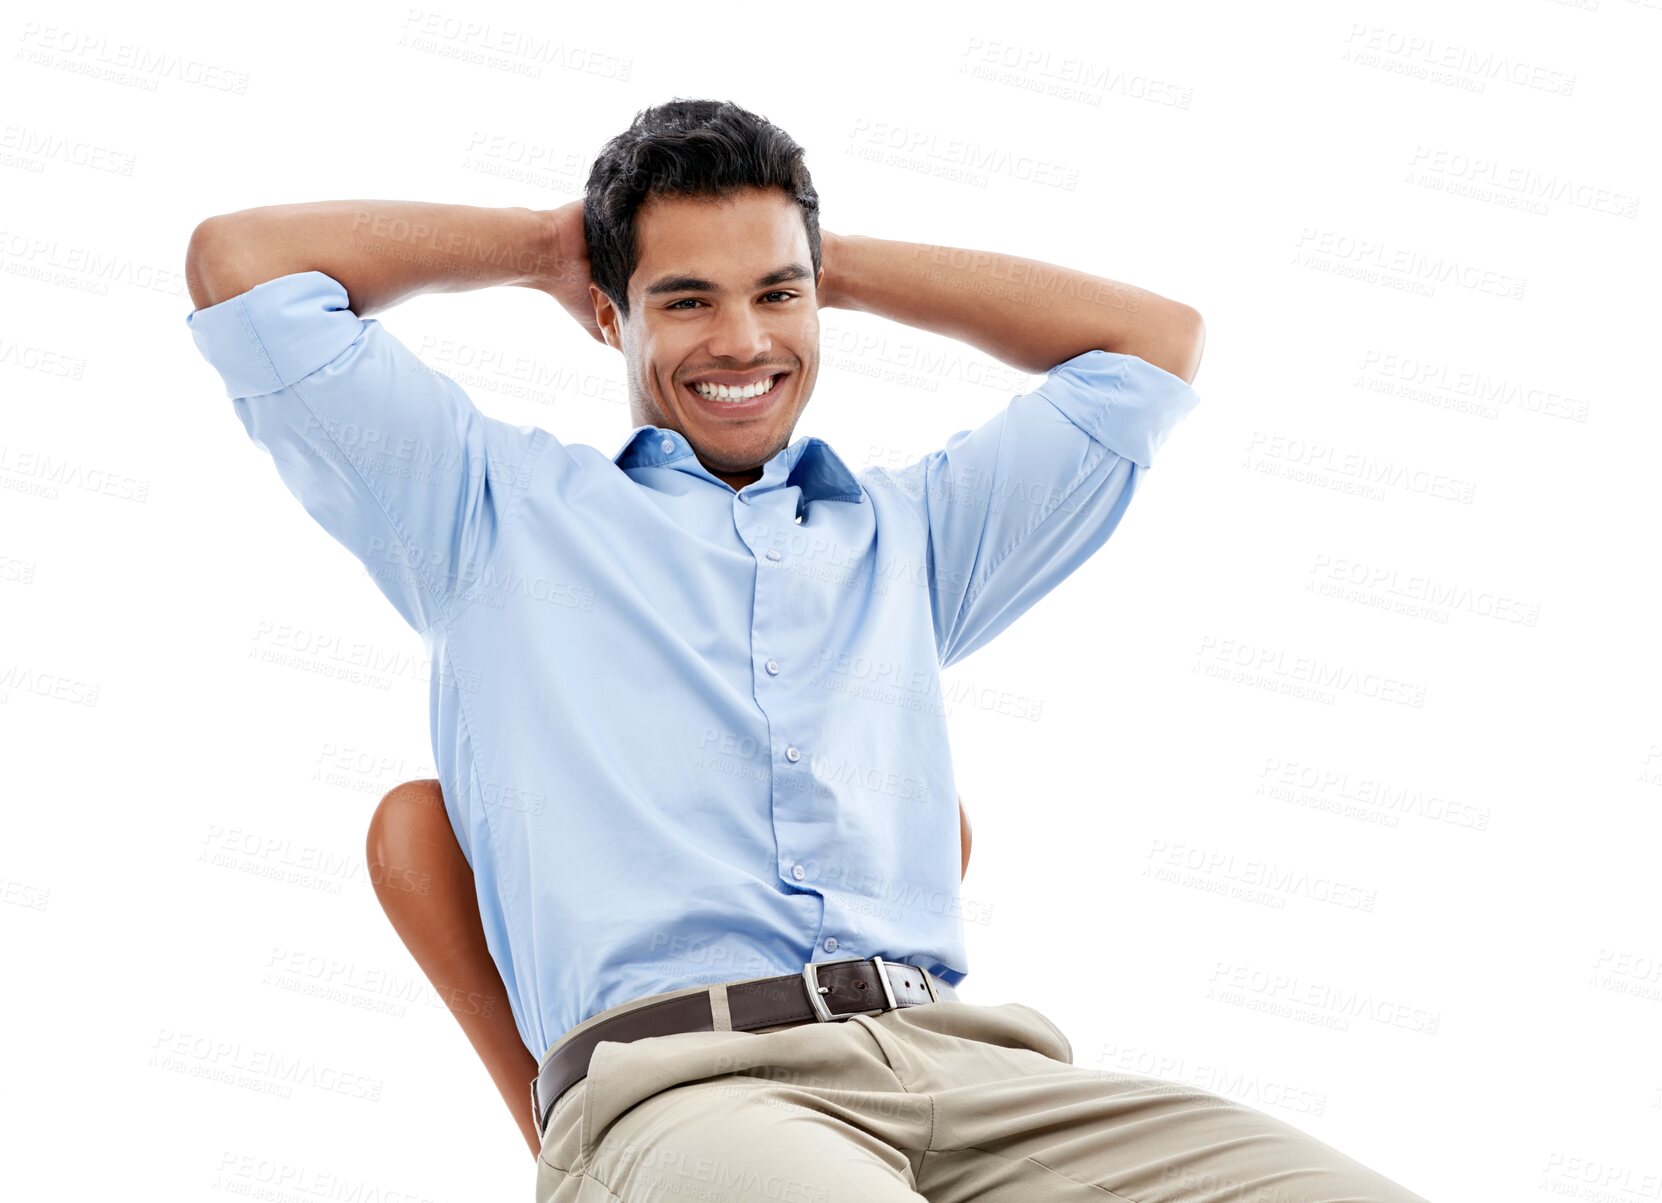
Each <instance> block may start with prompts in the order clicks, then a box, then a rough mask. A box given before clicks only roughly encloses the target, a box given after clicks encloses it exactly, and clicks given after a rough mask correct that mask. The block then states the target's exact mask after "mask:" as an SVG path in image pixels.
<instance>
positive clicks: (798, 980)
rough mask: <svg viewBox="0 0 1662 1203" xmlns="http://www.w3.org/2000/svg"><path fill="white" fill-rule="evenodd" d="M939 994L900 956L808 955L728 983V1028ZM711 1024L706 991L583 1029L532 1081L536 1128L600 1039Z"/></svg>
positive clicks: (891, 1005)
mask: <svg viewBox="0 0 1662 1203" xmlns="http://www.w3.org/2000/svg"><path fill="white" fill-rule="evenodd" d="M938 1001H939V999H938V997H937V996H936V993H935V983H934V982H932V981H930V980H929V974H928V973H926V972H924V970H922V969H920V968H918V966H916V965H910V964H907V963H906V962H905V961H885V960H884V959H883V958H882V957H864V958H860V957H854V958H850V959H849V960H846V961H810V962H808V963H807V964H806V965H804V966H803V967H802V972H801V973H786V974H781V975H780V976H779V977H760V978H754V979H752V980H750V981H745V982H733V983H730V984H729V985H728V986H727V1009H728V1013H729V1015H730V1016H731V1018H732V1023H733V1030H734V1031H735V1032H748V1031H752V1030H754V1029H756V1028H770V1027H776V1026H779V1025H782V1024H788V1023H805V1022H807V1021H808V1020H811V1019H812V1020H819V1021H821V1022H825V1021H830V1020H837V1019H847V1018H848V1017H849V1016H850V1015H876V1014H879V1013H881V1012H883V1011H890V1010H893V1009H895V1008H897V1007H915V1006H918V1005H919V1004H921V1003H931V1002H938ZM714 1030H715V1028H714V1017H713V1016H712V1015H711V1013H710V992H709V991H708V990H694V991H691V992H690V993H687V994H682V995H678V996H677V997H675V998H666V999H664V1000H663V1001H662V1002H656V1003H648V1004H647V1005H646V1006H644V1007H636V1008H634V1009H632V1010H629V1011H625V1012H623V1013H622V1014H621V1015H614V1016H613V1017H612V1018H610V1019H603V1020H601V1021H600V1022H599V1023H597V1024H595V1025H594V1026H593V1027H590V1028H585V1029H584V1030H583V1031H582V1032H581V1033H580V1034H578V1035H576V1036H573V1037H572V1038H571V1039H570V1040H568V1041H566V1042H565V1043H564V1044H562V1045H561V1046H560V1047H559V1048H557V1049H555V1050H554V1055H553V1056H551V1057H549V1058H548V1060H547V1061H546V1062H545V1063H544V1064H543V1066H542V1068H541V1069H539V1070H538V1071H537V1076H536V1077H535V1078H534V1079H533V1080H532V1082H531V1114H532V1116H533V1117H534V1118H535V1120H536V1124H537V1131H538V1132H539V1133H540V1132H542V1131H543V1130H544V1128H545V1127H546V1125H547V1123H548V1116H549V1114H550V1113H551V1112H552V1111H553V1110H554V1104H555V1102H557V1101H558V1100H559V1097H560V1096H561V1095H562V1094H564V1093H565V1092H566V1091H567V1090H569V1089H570V1088H571V1087H572V1086H574V1085H575V1084H576V1083H577V1082H578V1081H580V1080H581V1079H582V1078H583V1077H584V1076H585V1075H586V1074H587V1073H588V1072H589V1058H590V1057H592V1056H593V1055H594V1047H595V1045H597V1044H599V1043H600V1042H601V1041H602V1040H616V1041H620V1042H627V1041H630V1040H640V1039H642V1038H644V1037H647V1036H673V1035H674V1034H676V1033H677V1032H710V1031H714Z"/></svg>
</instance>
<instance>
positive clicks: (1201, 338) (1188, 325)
mask: <svg viewBox="0 0 1662 1203" xmlns="http://www.w3.org/2000/svg"><path fill="white" fill-rule="evenodd" d="M1205 350H1206V319H1204V318H1203V317H1201V316H1200V310H1198V309H1195V308H1193V307H1192V306H1189V305H1179V306H1178V307H1177V313H1176V314H1175V315H1174V316H1173V318H1172V320H1171V322H1170V323H1169V324H1168V325H1167V327H1166V331H1165V335H1164V337H1163V338H1162V339H1161V341H1160V344H1159V346H1157V347H1153V348H1151V349H1150V350H1149V351H1148V353H1147V354H1144V355H1143V358H1144V359H1146V360H1148V362H1149V363H1152V364H1153V365H1154V366H1155V367H1157V368H1164V369H1165V370H1166V371H1168V372H1170V373H1171V374H1172V375H1173V376H1176V377H1177V378H1178V379H1180V380H1182V381H1183V383H1184V384H1193V383H1194V382H1195V377H1196V376H1197V375H1198V374H1199V373H1200V357H1201V355H1202V354H1203V353H1204V352H1205Z"/></svg>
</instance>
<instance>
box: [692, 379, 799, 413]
mask: <svg viewBox="0 0 1662 1203" xmlns="http://www.w3.org/2000/svg"><path fill="white" fill-rule="evenodd" d="M789 375H790V373H789V372H772V373H768V374H761V375H754V376H748V377H743V378H740V377H728V378H726V379H716V380H696V381H689V382H686V383H683V384H682V386H681V387H682V388H683V389H685V390H686V391H687V392H688V393H690V394H692V396H693V397H695V398H696V399H697V400H698V401H699V403H700V405H701V407H702V408H703V409H704V410H706V411H708V412H713V413H717V414H723V415H727V416H730V417H750V416H753V415H755V414H758V413H761V412H762V411H763V410H765V409H767V408H768V407H769V406H770V405H772V404H773V402H774V401H776V400H777V399H778V398H779V395H780V393H782V392H783V391H784V385H785V379H786V378H787V377H788V376H789Z"/></svg>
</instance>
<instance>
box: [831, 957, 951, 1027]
mask: <svg viewBox="0 0 1662 1203" xmlns="http://www.w3.org/2000/svg"><path fill="white" fill-rule="evenodd" d="M854 961H875V962H876V963H877V980H878V981H879V982H880V983H881V984H882V986H883V997H884V998H885V999H886V1000H887V1001H888V1004H889V1005H888V1006H886V1007H868V1008H867V1009H866V1010H864V1011H842V1012H839V1013H837V1014H832V1012H831V1008H830V1007H827V1006H826V1005H825V1000H824V999H823V998H821V997H820V995H821V994H825V993H828V992H829V991H830V989H831V987H830V986H822V985H820V984H819V971H820V969H821V968H822V967H824V966H826V965H847V964H851V963H852V962H854ZM802 980H803V981H804V982H806V983H807V984H808V1003H809V1005H810V1006H812V1007H813V1009H814V1018H815V1019H817V1020H819V1021H820V1022H821V1023H830V1022H832V1021H834V1020H838V1019H849V1018H852V1017H853V1016H855V1015H881V1014H882V1013H883V1012H884V1011H892V1010H894V1009H895V1001H894V987H892V986H890V985H889V975H888V972H887V971H886V970H885V969H884V968H883V958H882V957H844V958H843V959H842V960H840V961H805V962H803V965H802ZM931 993H933V991H931Z"/></svg>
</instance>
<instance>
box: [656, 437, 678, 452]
mask: <svg viewBox="0 0 1662 1203" xmlns="http://www.w3.org/2000/svg"><path fill="white" fill-rule="evenodd" d="M658 446H660V447H662V448H663V451H664V454H665V455H668V454H669V453H670V452H671V451H674V450H675V440H674V439H665V440H664V441H663V442H662V443H659V444H658Z"/></svg>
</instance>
